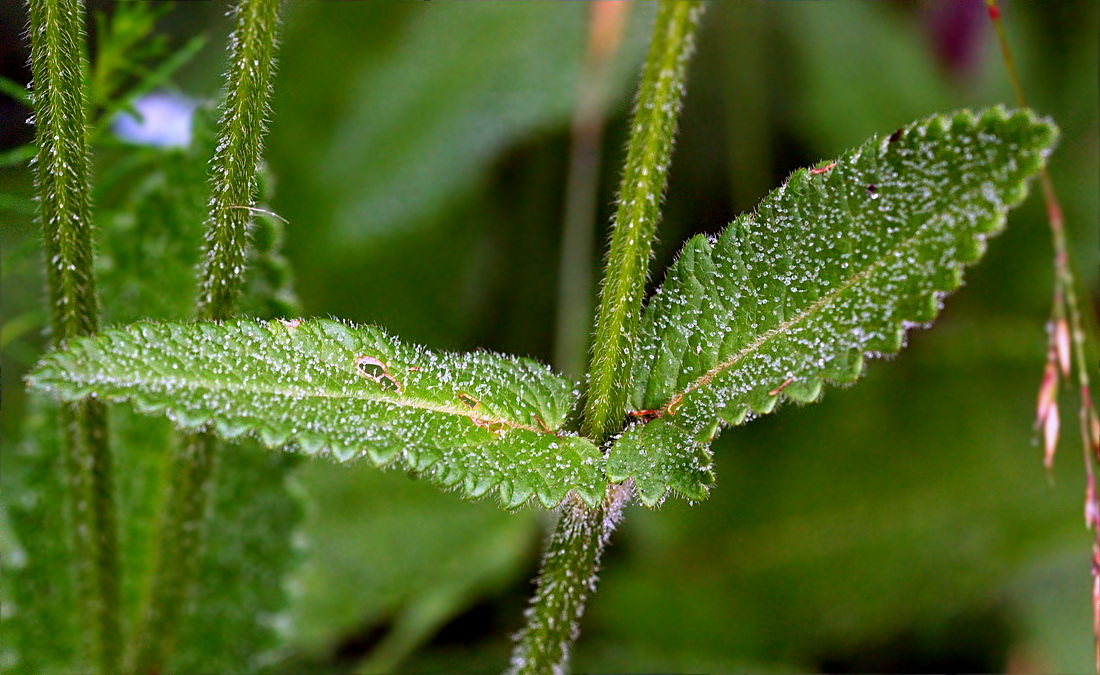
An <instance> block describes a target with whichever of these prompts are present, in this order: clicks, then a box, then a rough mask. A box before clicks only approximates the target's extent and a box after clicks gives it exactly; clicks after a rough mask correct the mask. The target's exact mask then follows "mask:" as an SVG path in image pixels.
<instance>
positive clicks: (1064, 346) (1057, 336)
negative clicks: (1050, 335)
mask: <svg viewBox="0 0 1100 675" xmlns="http://www.w3.org/2000/svg"><path fill="white" fill-rule="evenodd" d="M1054 351H1055V353H1056V354H1058V366H1059V367H1060V368H1061V369H1062V375H1064V376H1065V377H1069V367H1070V351H1069V323H1068V322H1067V321H1066V320H1065V319H1058V321H1057V322H1056V323H1055V324H1054Z"/></svg>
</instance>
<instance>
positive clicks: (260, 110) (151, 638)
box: [128, 0, 279, 672]
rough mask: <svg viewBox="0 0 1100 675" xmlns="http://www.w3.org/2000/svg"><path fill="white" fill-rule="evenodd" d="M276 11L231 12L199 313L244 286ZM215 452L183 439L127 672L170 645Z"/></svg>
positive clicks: (227, 307)
mask: <svg viewBox="0 0 1100 675" xmlns="http://www.w3.org/2000/svg"><path fill="white" fill-rule="evenodd" d="M278 10H279V0H240V2H239V3H238V4H237V5H236V7H235V8H234V10H233V11H234V13H235V15H236V26H235V28H234V31H233V33H232V35H230V37H229V65H228V70H227V75H226V94H225V102H224V106H223V110H222V116H221V121H220V126H221V129H220V132H219V136H218V144H217V149H216V150H215V153H214V159H213V162H212V176H211V184H210V195H211V196H210V212H209V214H208V216H207V221H206V235H205V238H204V240H203V256H202V263H201V269H200V270H199V288H198V296H197V298H196V314H197V317H198V318H199V319H207V320H214V321H223V320H225V319H228V318H229V317H231V316H232V315H233V314H234V313H235V312H236V311H237V305H238V302H239V299H240V295H241V289H242V288H243V285H244V269H245V251H246V246H247V243H248V235H249V232H248V228H249V223H250V222H251V218H252V214H253V206H254V204H253V200H254V199H255V195H256V191H257V178H256V171H257V167H258V165H259V162H260V156H261V152H262V150H263V134H264V132H265V131H266V129H265V126H264V124H265V122H264V120H265V117H266V116H267V114H268V110H269V104H270V100H271V90H272V80H273V78H274V72H275V52H276V45H277V32H278V31H277V29H278V19H279V17H278ZM217 449H218V444H217V441H216V440H215V438H214V437H213V436H212V435H209V434H205V433H200V434H194V435H191V436H189V437H187V438H184V439H181V441H180V442H179V444H178V447H177V449H176V451H175V454H174V455H173V456H172V458H171V460H170V464H169V467H168V482H167V485H168V494H167V496H166V499H165V504H164V510H163V512H162V514H161V520H160V525H159V531H158V535H157V544H156V549H155V554H154V555H155V561H154V563H153V570H152V574H151V576H150V578H149V583H148V586H147V588H146V592H145V595H144V597H143V601H142V606H141V610H140V616H139V619H138V623H137V628H136V630H135V633H134V636H133V640H132V641H131V644H130V650H129V658H128V665H129V666H130V668H129V670H131V671H134V672H157V671H160V670H163V669H164V668H165V667H166V665H167V662H168V659H169V657H170V655H171V653H172V650H173V648H174V646H175V641H176V638H177V636H178V633H179V630H180V624H181V622H182V618H183V613H184V609H185V607H186V604H187V600H188V597H189V596H190V593H191V590H192V587H193V586H194V582H195V574H196V571H197V569H198V561H199V557H200V555H201V553H202V542H203V536H202V535H203V526H204V521H205V516H206V511H207V505H208V502H209V498H210V491H211V488H210V485H211V483H212V481H213V476H214V467H215V465H216V459H217Z"/></svg>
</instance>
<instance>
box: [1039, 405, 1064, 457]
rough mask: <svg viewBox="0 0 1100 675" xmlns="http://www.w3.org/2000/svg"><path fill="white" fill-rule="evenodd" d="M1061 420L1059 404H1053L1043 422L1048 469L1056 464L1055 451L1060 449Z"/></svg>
mask: <svg viewBox="0 0 1100 675" xmlns="http://www.w3.org/2000/svg"><path fill="white" fill-rule="evenodd" d="M1060 427H1061V420H1059V419H1058V406H1056V405H1052V406H1050V409H1049V410H1048V411H1047V415H1046V420H1045V421H1044V422H1043V466H1045V467H1046V468H1047V471H1050V469H1051V468H1052V467H1053V466H1054V452H1055V451H1056V450H1057V449H1058V432H1059V429H1060Z"/></svg>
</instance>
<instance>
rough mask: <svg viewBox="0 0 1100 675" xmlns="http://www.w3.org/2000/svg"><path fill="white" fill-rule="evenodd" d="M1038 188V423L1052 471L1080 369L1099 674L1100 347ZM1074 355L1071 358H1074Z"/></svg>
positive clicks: (1054, 205) (997, 13)
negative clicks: (1066, 386)
mask: <svg viewBox="0 0 1100 675" xmlns="http://www.w3.org/2000/svg"><path fill="white" fill-rule="evenodd" d="M986 6H987V7H988V9H989V18H990V20H991V21H992V22H993V27H994V29H995V30H996V33H997V40H998V42H999V43H1000V47H1001V56H1002V57H1003V59H1004V63H1005V69H1006V70H1007V71H1008V78H1009V81H1010V82H1011V83H1012V89H1013V92H1014V93H1015V95H1016V102H1017V103H1018V104H1019V105H1020V107H1021V108H1025V107H1027V99H1026V97H1025V96H1024V88H1023V85H1022V84H1021V82H1020V77H1019V74H1018V73H1017V72H1016V62H1015V59H1013V58H1012V50H1011V49H1010V48H1009V44H1008V36H1007V35H1006V33H1005V28H1004V22H1003V21H1002V19H1001V10H1000V8H999V7H998V5H997V0H986ZM1039 184H1040V185H1041V186H1042V189H1043V201H1044V202H1045V203H1046V209H1047V222H1048V224H1049V225H1050V238H1051V243H1052V245H1053V249H1054V292H1053V302H1052V303H1051V319H1050V328H1049V330H1050V336H1049V337H1050V346H1049V349H1048V350H1047V364H1046V368H1045V372H1044V377H1043V382H1042V384H1041V385H1040V392H1039V401H1040V404H1039V411H1038V416H1039V417H1038V420H1037V425H1038V426H1040V427H1041V428H1042V429H1043V440H1044V445H1045V447H1044V449H1043V453H1044V463H1045V464H1046V467H1047V471H1050V469H1051V468H1052V464H1053V461H1054V453H1055V450H1056V449H1057V445H1058V435H1059V434H1058V428H1059V421H1058V416H1059V413H1058V381H1059V374H1060V375H1061V377H1064V378H1066V379H1069V378H1070V377H1071V376H1072V375H1073V373H1072V371H1073V370H1076V371H1077V373H1076V376H1077V389H1078V395H1079V396H1080V405H1079V408H1078V415H1077V416H1078V421H1079V423H1080V425H1081V445H1082V451H1083V455H1084V462H1085V525H1086V526H1087V527H1089V528H1090V529H1091V530H1092V531H1093V534H1094V536H1093V545H1092V558H1093V564H1092V577H1093V589H1092V605H1093V658H1094V660H1095V665H1096V672H1097V673H1098V674H1100V492H1098V491H1097V486H1096V468H1095V467H1094V463H1096V462H1100V415H1098V414H1097V409H1096V403H1095V402H1094V401H1093V399H1092V390H1091V385H1090V382H1089V363H1088V356H1087V354H1086V347H1085V345H1086V344H1087V343H1088V344H1095V340H1090V339H1089V336H1088V331H1087V327H1086V324H1085V322H1084V320H1083V317H1082V315H1081V307H1080V304H1079V301H1078V299H1077V283H1078V280H1077V275H1076V273H1075V272H1074V270H1073V263H1072V260H1071V259H1070V256H1069V248H1068V246H1067V243H1066V227H1065V220H1064V218H1063V215H1062V206H1061V204H1059V203H1058V195H1057V194H1056V193H1055V191H1054V183H1053V181H1051V179H1050V172H1048V171H1047V168H1046V166H1044V167H1043V168H1042V169H1041V172H1040V174H1039ZM1071 352H1072V356H1071Z"/></svg>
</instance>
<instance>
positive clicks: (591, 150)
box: [553, 2, 630, 378]
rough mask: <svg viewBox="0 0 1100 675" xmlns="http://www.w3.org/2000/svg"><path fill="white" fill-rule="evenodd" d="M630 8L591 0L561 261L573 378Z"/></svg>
mask: <svg viewBox="0 0 1100 675" xmlns="http://www.w3.org/2000/svg"><path fill="white" fill-rule="evenodd" d="M629 11H630V4H629V3H624V2H592V3H590V7H589V26H588V52H587V54H586V55H585V61H584V66H583V68H582V70H581V75H580V82H579V83H578V87H577V96H578V101H577V109H576V112H575V113H574V116H573V130H572V140H571V143H570V147H569V174H568V179H567V183H566V187H565V215H564V218H563V222H562V242H561V255H560V258H559V266H558V270H559V271H558V312H557V314H558V317H557V326H556V329H555V335H554V359H553V362H554V365H555V366H556V367H557V369H558V370H560V371H561V372H563V373H565V374H566V375H569V376H570V377H574V378H578V377H580V376H581V375H583V373H584V365H585V358H586V356H587V353H588V344H587V343H588V327H589V325H590V323H591V321H592V269H591V267H592V248H593V243H594V242H593V240H594V236H593V233H594V231H595V225H596V211H597V204H596V197H597V194H598V190H599V182H600V180H599V179H600V149H601V148H600V146H601V145H602V144H603V117H604V107H605V101H604V98H605V96H606V90H607V74H608V70H609V66H610V63H611V61H612V59H613V58H614V57H615V54H616V53H617V52H618V50H619V44H620V43H621V41H622V32H623V26H624V24H625V23H626V16H627V13H628V12H629Z"/></svg>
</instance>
